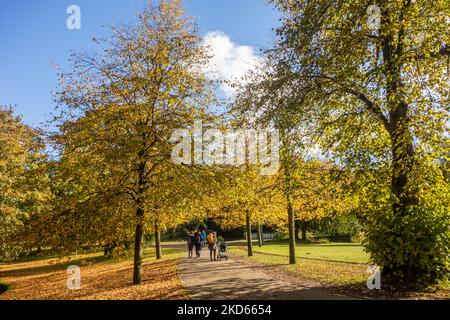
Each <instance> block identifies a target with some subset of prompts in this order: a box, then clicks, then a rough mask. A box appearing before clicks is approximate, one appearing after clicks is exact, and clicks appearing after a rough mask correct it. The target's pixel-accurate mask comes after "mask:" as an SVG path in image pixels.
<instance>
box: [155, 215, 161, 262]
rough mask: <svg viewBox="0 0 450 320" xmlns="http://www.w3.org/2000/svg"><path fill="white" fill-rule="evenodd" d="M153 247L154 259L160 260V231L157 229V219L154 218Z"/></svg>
mask: <svg viewBox="0 0 450 320" xmlns="http://www.w3.org/2000/svg"><path fill="white" fill-rule="evenodd" d="M155 249H156V259H157V260H160V259H161V258H162V250H161V232H160V231H159V225H158V220H155Z"/></svg>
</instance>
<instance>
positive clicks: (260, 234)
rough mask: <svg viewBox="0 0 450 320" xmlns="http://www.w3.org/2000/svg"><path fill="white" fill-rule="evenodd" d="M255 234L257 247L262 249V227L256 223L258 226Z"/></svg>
mask: <svg viewBox="0 0 450 320" xmlns="http://www.w3.org/2000/svg"><path fill="white" fill-rule="evenodd" d="M257 228H258V229H257V232H258V247H262V246H263V240H262V238H263V235H262V226H261V224H260V223H259V222H258V226H257Z"/></svg>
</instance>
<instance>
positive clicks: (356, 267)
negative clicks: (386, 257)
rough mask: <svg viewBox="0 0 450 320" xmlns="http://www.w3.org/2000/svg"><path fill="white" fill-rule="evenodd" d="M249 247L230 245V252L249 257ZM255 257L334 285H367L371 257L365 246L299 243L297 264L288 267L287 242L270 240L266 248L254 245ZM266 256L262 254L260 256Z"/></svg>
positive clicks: (256, 259)
mask: <svg viewBox="0 0 450 320" xmlns="http://www.w3.org/2000/svg"><path fill="white" fill-rule="evenodd" d="M246 249H247V248H246V247H245V246H242V243H241V245H236V246H234V245H233V244H232V245H231V252H232V253H234V254H237V255H240V256H246V255H247V253H246ZM253 251H254V256H253V257H251V258H250V259H252V260H254V261H256V262H260V263H264V264H268V265H274V266H280V267H282V268H284V269H286V270H287V271H289V272H293V273H295V274H297V275H300V276H302V277H305V278H309V279H313V280H316V281H321V282H325V283H334V284H356V283H359V284H361V283H364V281H365V279H366V278H367V275H366V270H367V265H368V264H369V255H368V254H367V253H366V252H364V250H363V246H361V245H360V244H355V243H340V242H330V243H323V244H311V243H298V244H297V245H296V256H297V264H296V265H289V264H288V259H289V258H288V256H289V245H288V242H287V241H267V242H266V244H265V245H264V246H263V247H258V245H257V244H256V243H253ZM261 253H263V254H261Z"/></svg>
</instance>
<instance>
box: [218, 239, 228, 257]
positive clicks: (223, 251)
mask: <svg viewBox="0 0 450 320" xmlns="http://www.w3.org/2000/svg"><path fill="white" fill-rule="evenodd" d="M217 259H218V260H220V261H222V259H225V260H228V248H227V245H226V243H225V242H223V243H220V244H219V253H218V254H217Z"/></svg>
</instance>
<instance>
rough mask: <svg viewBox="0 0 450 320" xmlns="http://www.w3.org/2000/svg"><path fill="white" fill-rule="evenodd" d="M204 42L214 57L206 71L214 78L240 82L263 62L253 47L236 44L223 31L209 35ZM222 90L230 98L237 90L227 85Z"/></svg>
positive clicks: (222, 86)
mask: <svg viewBox="0 0 450 320" xmlns="http://www.w3.org/2000/svg"><path fill="white" fill-rule="evenodd" d="M204 40H205V45H206V46H207V48H208V53H209V54H210V55H211V56H212V58H211V62H210V65H209V66H206V67H205V71H206V72H207V74H208V75H210V76H211V77H212V78H219V79H220V80H228V81H240V80H242V78H243V77H244V76H245V74H246V73H247V72H249V71H251V70H255V68H256V67H257V65H258V64H260V62H261V57H259V56H258V55H257V54H256V53H255V51H256V50H255V49H254V48H253V47H251V46H245V45H239V44H236V43H234V42H233V41H232V40H231V39H230V37H229V36H228V35H226V34H225V33H223V32H221V31H213V32H209V33H207V34H206V36H205V38H204ZM221 90H222V91H223V92H224V93H225V94H227V95H228V96H233V95H234V93H235V89H233V88H232V87H230V86H229V85H227V84H222V85H221Z"/></svg>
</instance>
